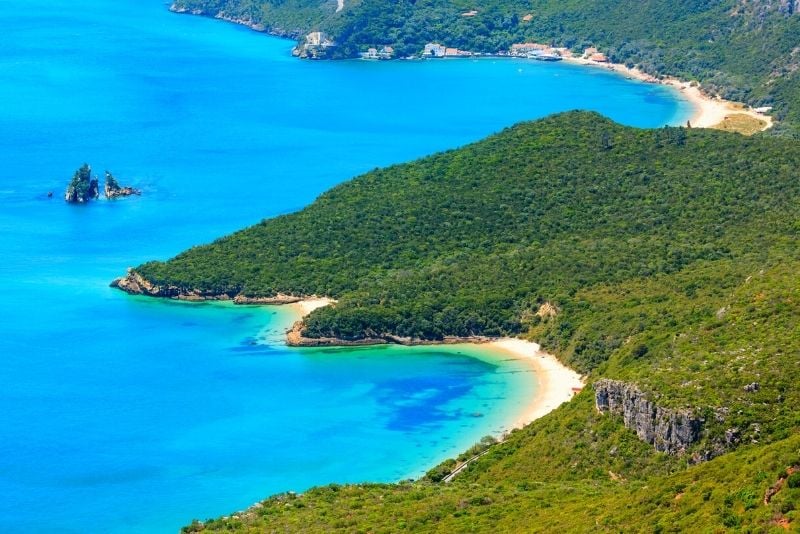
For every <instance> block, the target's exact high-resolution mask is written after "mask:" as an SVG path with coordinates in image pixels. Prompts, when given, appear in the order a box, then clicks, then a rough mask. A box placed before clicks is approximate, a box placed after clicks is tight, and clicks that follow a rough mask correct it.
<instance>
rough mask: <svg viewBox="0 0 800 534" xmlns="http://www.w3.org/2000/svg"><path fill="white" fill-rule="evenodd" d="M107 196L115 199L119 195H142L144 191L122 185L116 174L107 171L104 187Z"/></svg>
mask: <svg viewBox="0 0 800 534" xmlns="http://www.w3.org/2000/svg"><path fill="white" fill-rule="evenodd" d="M104 190H105V191H104V192H105V194H106V198H108V199H113V198H119V197H128V196H131V195H141V194H142V192H141V191H139V190H138V189H135V188H133V187H129V186H127V185H120V184H119V182H117V180H116V179H115V178H114V176H113V175H112V174H111V173H110V172H108V171H106V182H105V187H104Z"/></svg>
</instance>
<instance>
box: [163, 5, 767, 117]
mask: <svg viewBox="0 0 800 534" xmlns="http://www.w3.org/2000/svg"><path fill="white" fill-rule="evenodd" d="M343 7H344V2H343V0H339V2H338V6H337V10H336V12H337V13H338V12H339V11H340V10H341V9H342V8H343ZM169 10H170V11H172V12H173V13H176V14H188V15H199V16H205V17H211V18H215V19H217V20H222V21H225V22H230V23H233V24H239V25H243V26H246V27H248V28H250V29H252V30H254V31H257V32H259V33H266V34H268V35H272V36H274V37H279V38H284V39H297V38H299V37H300V36H301V32H299V30H295V31H291V32H287V31H283V30H276V29H274V28H268V27H265V26H264V25H263V24H259V23H255V22H253V21H252V20H248V19H242V18H235V17H231V16H228V15H226V14H225V13H224V12H220V13H217V14H211V13H206V12H204V11H202V10H188V9H185V8H179V7H177V6H176V4H174V3H173V4H171V5H170V7H169ZM481 56H483V57H486V56H489V57H494V58H512V59H513V58H514V56H509V55H506V54H502V53H487V54H475V55H469V56H463V57H453V58H444V59H474V58H475V57H481ZM315 59H318V58H315ZM398 59H399V60H401V61H402V60H405V59H409V58H398ZM414 59H416V58H414ZM562 59H563V61H565V62H567V63H570V64H573V65H582V66H588V67H595V68H604V69H606V70H610V71H612V72H616V73H618V74H620V75H623V76H626V77H629V78H632V79H635V80H639V81H642V82H646V83H656V84H660V85H667V86H670V87H672V88H674V89H676V90H677V91H679V92H680V93H681V95H682V96H683V98H684V99H685V100H686V101H687V102H689V104H691V105H692V106H693V107H694V113H693V114H692V116H691V118H690V119H689V120H688V124H690V125H691V127H693V128H714V129H722V130H724V129H726V128H725V127H724V126H725V124H724V123H725V121H726V120H727V119H729V118H736V117H737V116H738V117H746V118H748V119H749V120H751V121H758V122H759V123H761V124H759V125H758V128H756V129H755V130H753V131H762V132H763V131H765V130H769V129H770V128H772V127H773V126H774V124H775V122H774V120H773V118H772V117H771V116H770V115H767V114H766V113H761V112H758V111H755V110H754V109H752V108H751V107H750V106H748V105H747V104H744V103H741V102H733V101H730V100H725V99H723V98H719V97H711V96H709V95H707V94H705V93H704V92H703V91H702V89H701V87H700V85H698V84H697V83H694V82H686V81H682V80H680V79H678V78H675V77H673V76H667V75H664V76H660V77H657V76H653V75H651V74H647V73H646V72H643V71H641V70H639V69H638V68H636V67H633V68H630V67H628V66H626V65H624V64H622V63H611V62H607V63H598V62H596V61H592V60H590V59H586V58H583V57H577V56H563V57H562Z"/></svg>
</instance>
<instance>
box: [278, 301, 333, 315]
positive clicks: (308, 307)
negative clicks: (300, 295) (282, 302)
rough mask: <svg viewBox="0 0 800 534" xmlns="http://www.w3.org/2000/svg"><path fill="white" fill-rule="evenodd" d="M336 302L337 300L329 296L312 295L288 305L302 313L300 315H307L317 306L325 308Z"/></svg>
mask: <svg viewBox="0 0 800 534" xmlns="http://www.w3.org/2000/svg"><path fill="white" fill-rule="evenodd" d="M334 302H336V301H335V300H333V299H329V298H327V297H310V298H307V299H303V300H301V301H299V302H295V303H293V304H288V306H291V307H292V308H294V309H295V310H296V311H297V312H298V313H299V314H300V317H305V316H306V315H308V314H309V313H311V312H313V311H314V310H316V309H317V308H324V307H325V306H329V305H331V304H333V303H334Z"/></svg>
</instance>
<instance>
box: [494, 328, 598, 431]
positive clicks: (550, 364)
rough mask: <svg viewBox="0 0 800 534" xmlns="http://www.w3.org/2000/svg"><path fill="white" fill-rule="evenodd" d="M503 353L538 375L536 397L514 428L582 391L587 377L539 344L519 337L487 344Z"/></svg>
mask: <svg viewBox="0 0 800 534" xmlns="http://www.w3.org/2000/svg"><path fill="white" fill-rule="evenodd" d="M484 346H485V347H487V348H489V349H490V350H492V351H493V352H494V351H497V352H498V353H500V354H505V355H509V356H512V357H515V358H518V359H520V360H524V361H525V362H526V363H528V364H530V366H531V368H532V369H533V371H534V373H535V375H536V382H537V386H538V387H537V389H536V396H535V397H534V399H533V402H531V404H530V406H529V407H528V409H527V410H526V411H525V413H523V414H522V415H520V416H519V418H518V419H517V420H515V421H514V423H513V425H512V428H522V427H523V426H525V425H527V424H528V423H530V422H532V421H535V420H536V419H539V418H540V417H544V416H545V415H547V414H549V413H550V412H552V411H553V410H555V409H556V408H558V407H559V406H561V405H562V404H563V403H565V402H568V401H569V400H570V399H572V397H574V396H575V394H576V393H577V392H578V391H580V390H581V389H583V386H584V385H585V383H586V382H585V380H584V378H583V377H582V376H581V375H580V374H578V373H576V372H575V371H573V370H572V369H570V368H569V367H567V366H566V365H564V364H563V363H561V362H560V361H559V360H558V358H556V357H555V356H553V355H552V354H548V353H546V352H544V351H543V350H542V349H541V347H540V346H539V344H538V343H534V342H532V341H525V340H524V339H518V338H502V339H498V340H496V341H491V342H489V343H486V344H485V345H484Z"/></svg>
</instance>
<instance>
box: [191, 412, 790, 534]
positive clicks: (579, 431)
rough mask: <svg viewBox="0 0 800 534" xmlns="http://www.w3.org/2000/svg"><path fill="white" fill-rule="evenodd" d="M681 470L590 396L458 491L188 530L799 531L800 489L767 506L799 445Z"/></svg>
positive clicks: (276, 500)
mask: <svg viewBox="0 0 800 534" xmlns="http://www.w3.org/2000/svg"><path fill="white" fill-rule="evenodd" d="M584 397H585V396H584ZM676 464H677V462H676V461H675V460H674V459H672V458H668V457H665V456H662V455H659V454H656V453H653V452H652V451H650V450H648V449H646V448H645V447H644V446H643V445H642V444H641V443H640V442H638V441H637V440H636V439H635V438H633V437H631V435H629V434H627V433H626V432H624V431H620V430H619V426H618V425H615V424H614V422H613V421H610V420H604V418H603V417H602V416H597V415H595V414H594V413H593V411H592V407H591V402H590V399H587V398H581V399H578V402H574V403H571V404H570V405H569V406H565V407H564V408H562V409H560V410H559V411H557V412H555V413H554V414H551V415H550V416H547V417H546V418H544V419H542V420H540V421H539V422H537V423H534V424H533V425H530V426H528V427H526V428H525V429H523V430H521V431H517V432H514V433H512V435H511V436H510V438H509V439H508V440H507V441H506V442H505V443H503V444H501V445H497V446H495V447H494V448H493V450H492V451H491V452H490V453H489V454H487V455H486V456H484V457H482V458H481V459H480V460H478V461H477V462H476V463H475V464H474V465H472V466H470V468H469V470H468V471H466V472H465V473H464V474H463V475H460V476H459V477H457V478H456V479H455V480H454V481H453V482H452V483H450V484H443V483H435V482H431V481H429V480H421V481H418V482H404V483H400V484H359V485H348V486H341V485H332V486H326V487H321V488H315V489H312V490H310V491H308V492H306V493H304V494H302V495H295V494H282V495H277V496H274V497H271V498H270V499H267V500H266V501H264V502H263V503H261V505H260V507H256V508H252V509H250V510H248V511H246V512H244V513H242V514H237V515H234V516H232V517H229V518H225V519H220V520H212V521H209V522H206V523H205V524H200V523H195V524H193V525H191V526H188V527H186V528H185V529H184V531H186V532H199V531H204V530H208V531H231V530H233V531H248V532H333V531H336V532H375V533H379V532H380V533H382V532H443V533H445V532H446V533H449V532H554V531H562V532H728V531H742V532H769V531H771V530H772V531H774V532H786V531H785V530H783V529H781V528H779V526H778V525H779V524H781V523H783V524H785V525H787V526H788V528H789V529H792V530H790V531H796V528H797V523H798V521H800V517H798V508H799V507H800V488H793V487H791V484H788V483H786V482H784V483H783V485H782V486H781V488H780V491H778V492H777V493H776V494H775V495H774V496H773V497H772V498H771V499H770V502H769V503H768V504H764V501H763V499H764V496H765V494H766V491H767V489H768V488H770V487H772V486H774V485H776V483H777V482H778V480H780V479H781V478H786V477H787V468H789V467H793V466H798V465H800V436H798V435H794V436H792V437H791V438H789V439H786V440H782V441H780V442H777V443H774V444H770V445H765V446H758V445H748V446H746V447H742V448H741V449H740V450H738V451H736V452H734V453H731V454H728V455H725V456H721V457H719V458H716V459H714V460H712V461H710V462H707V463H703V464H700V465H697V466H692V467H690V468H681V467H680V466H678V465H676ZM790 480H791V479H790Z"/></svg>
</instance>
